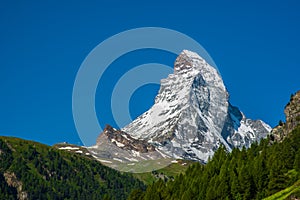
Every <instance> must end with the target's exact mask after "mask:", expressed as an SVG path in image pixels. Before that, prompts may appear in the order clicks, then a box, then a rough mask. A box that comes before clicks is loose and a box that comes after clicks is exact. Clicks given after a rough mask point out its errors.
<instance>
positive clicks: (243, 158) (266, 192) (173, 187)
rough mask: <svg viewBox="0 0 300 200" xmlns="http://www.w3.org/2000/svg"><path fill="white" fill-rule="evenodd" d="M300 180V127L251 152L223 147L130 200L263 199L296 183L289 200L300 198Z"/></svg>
mask: <svg viewBox="0 0 300 200" xmlns="http://www.w3.org/2000/svg"><path fill="white" fill-rule="evenodd" d="M299 180H300V127H298V128H296V129H295V130H294V131H292V132H291V133H290V134H289V136H288V137H287V138H285V139H284V140H283V141H282V142H277V141H274V138H273V137H272V136H270V137H268V138H267V139H264V140H262V141H261V142H260V143H259V144H258V143H254V144H252V146H251V148H249V149H245V148H243V149H241V150H240V149H233V151H232V152H228V151H227V150H226V149H225V147H224V146H223V147H220V148H219V149H218V150H217V152H216V153H215V154H214V156H213V158H212V159H211V160H209V161H208V163H207V164H206V165H201V164H199V163H196V164H193V165H191V166H190V167H189V168H188V169H187V171H186V172H185V174H180V175H178V176H177V177H175V179H174V180H169V181H167V182H165V181H163V180H162V179H160V180H158V181H156V182H154V183H152V184H151V185H149V186H148V187H147V189H146V191H142V190H140V189H136V190H134V191H133V192H132V193H131V195H130V197H129V199H131V200H133V199H145V200H157V199H183V200H186V199H199V200H203V199H207V200H210V199H237V200H240V199H263V198H266V197H268V196H271V195H273V194H275V193H277V192H280V191H281V190H283V189H285V188H287V187H289V186H292V185H293V184H295V183H296V187H295V188H296V189H295V190H294V191H291V192H290V194H289V197H300V181H299ZM271 199H272V198H271Z"/></svg>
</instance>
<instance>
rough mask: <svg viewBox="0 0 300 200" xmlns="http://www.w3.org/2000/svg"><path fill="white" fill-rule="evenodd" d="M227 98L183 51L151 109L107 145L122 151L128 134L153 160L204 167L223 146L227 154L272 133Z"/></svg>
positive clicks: (201, 63)
mask: <svg viewBox="0 0 300 200" xmlns="http://www.w3.org/2000/svg"><path fill="white" fill-rule="evenodd" d="M228 96H229V95H228V92H227V90H226V87H225V85H224V83H223V80H222V78H221V76H220V74H219V73H218V71H217V70H216V69H215V68H214V67H212V66H211V65H209V64H208V63H207V62H206V61H205V60H204V59H203V58H201V57H200V56H199V55H198V54H197V53H194V52H191V51H188V50H183V51H182V52H181V53H180V55H178V57H177V58H176V60H175V63H174V74H170V75H169V76H168V77H167V78H165V79H162V80H161V85H160V89H159V92H158V94H157V96H156V98H155V103H154V105H153V106H152V107H151V108H150V109H149V110H148V111H146V112H145V113H143V114H142V115H141V116H139V117H138V118H137V119H135V120H134V121H133V122H131V123H130V124H128V125H127V126H125V127H124V128H123V129H122V130H121V132H120V133H121V134H117V135H115V134H113V135H114V137H112V139H114V140H111V139H110V138H108V139H109V141H110V142H111V143H113V142H114V141H117V142H119V143H122V144H119V143H116V144H119V146H120V148H123V149H124V147H123V145H124V146H126V145H127V142H126V141H125V140H123V138H121V137H120V135H123V134H124V135H125V133H126V134H127V135H128V137H127V138H130V140H132V141H133V140H135V141H136V142H134V143H136V144H140V143H141V144H142V143H143V144H145V145H146V144H147V143H148V144H151V145H152V146H153V147H154V148H153V150H154V149H155V151H152V152H153V153H152V154H154V152H156V151H157V152H158V153H159V154H161V153H163V154H162V156H163V157H164V156H165V155H167V156H168V157H171V158H183V159H192V160H198V161H203V162H206V161H207V160H208V158H209V157H211V156H212V155H213V154H214V152H215V151H216V149H218V147H219V146H220V145H221V144H223V145H224V146H225V147H226V148H227V149H228V150H229V151H230V150H231V149H232V148H233V147H239V148H240V147H242V146H246V147H249V146H250V145H251V143H252V142H254V141H258V140H260V139H261V138H263V137H266V135H267V134H268V133H269V131H270V127H269V126H268V125H266V124H264V123H263V122H262V121H260V120H250V119H247V118H246V117H245V116H244V115H243V114H242V113H241V112H240V111H239V109H238V108H236V107H233V106H231V105H230V103H229V100H228ZM110 130H111V131H112V132H115V130H113V129H110ZM129 136H130V137H129ZM101 137H102V136H100V138H101ZM119 137H120V139H118V138H119ZM98 141H99V142H102V141H104V140H101V139H99V140H98ZM99 144H100V143H99ZM98 146H102V145H98ZM133 146H135V145H133ZM146 146H147V145H146ZM115 147H116V145H114V146H112V148H113V149H115ZM128 149H132V148H128ZM135 151H137V149H135ZM145 152H146V151H145ZM147 153H148V152H147ZM150 153H151V152H150ZM155 156H156V155H155ZM152 157H153V156H152ZM135 159H136V158H135Z"/></svg>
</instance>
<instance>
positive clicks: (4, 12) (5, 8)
mask: <svg viewBox="0 0 300 200" xmlns="http://www.w3.org/2000/svg"><path fill="white" fill-rule="evenodd" d="M161 2H164V3H161ZM299 10H300V3H299V1H297V0H287V1H276V0H273V1H258V0H257V1H249V2H247V3H246V2H242V1H169V2H167V1H147V2H145V1H15V0H10V1H1V3H0V60H1V63H0V92H1V93H0V95H1V96H0V135H8V136H15V137H21V138H25V139H30V140H35V141H39V142H42V143H46V144H50V145H52V144H54V143H57V142H61V141H68V142H70V143H75V144H78V143H79V142H80V139H79V137H78V135H77V132H76V129H75V126H74V122H73V117H72V88H73V83H74V80H75V77H76V73H77V71H78V69H79V67H80V65H81V63H82V61H83V60H84V58H85V57H86V56H87V54H88V53H89V52H90V51H91V50H92V49H93V48H94V47H95V46H96V45H98V44H99V43H100V42H101V41H103V40H105V39H107V38H108V37H110V36H112V35H114V34H117V33H119V32H121V31H124V30H128V29H132V28H137V27H147V26H155V27H165V28H170V29H174V30H177V31H180V32H182V33H185V34H187V35H189V36H190V37H192V38H194V39H195V40H197V41H198V42H199V43H200V44H202V45H203V47H204V48H205V49H206V50H207V51H208V53H209V54H210V56H211V57H212V58H213V59H214V61H215V63H216V64H217V66H218V68H219V71H220V72H221V75H222V77H223V80H224V82H225V84H226V86H227V89H228V91H229V92H230V95H231V97H230V99H231V102H232V104H234V105H237V106H238V107H239V108H240V109H241V110H242V111H243V112H244V113H245V114H246V115H247V116H248V117H249V118H253V119H257V118H260V119H263V120H264V121H266V122H267V123H269V124H270V125H271V126H275V125H276V124H277V123H278V121H279V120H280V119H282V120H283V119H284V115H283V108H284V106H285V104H286V103H287V102H288V100H289V98H290V95H291V93H294V92H296V91H297V90H299V89H300V76H299V75H300V59H299V58H300V55H299V52H300V37H299V36H300V12H299ZM174 59H175V56H174V55H172V54H169V53H166V52H162V51H158V50H149V51H137V52H132V53H129V54H128V55H125V56H123V57H122V58H120V59H118V60H117V61H116V62H115V63H114V64H113V65H112V66H111V67H110V68H109V70H108V71H107V76H106V79H107V80H103V83H102V84H103V85H104V86H103V88H102V90H101V93H100V92H97V96H96V97H97V98H96V99H97V102H96V109H97V111H99V113H101V114H99V115H100V116H99V119H100V118H101V121H100V123H101V124H112V125H115V122H114V120H113V118H112V115H111V111H110V109H109V107H110V99H109V95H110V94H111V90H112V88H113V84H114V83H115V81H116V80H117V79H118V76H120V73H121V72H124V71H126V70H128V69H130V67H133V66H135V65H136V64H143V63H148V62H159V63H164V64H168V65H172V64H173V62H174ZM120 66H123V68H122V69H121V68H120ZM120 69H121V70H120ZM109 81H111V82H109ZM157 90H158V87H157V86H155V85H148V86H145V87H143V88H141V89H139V90H138V91H137V92H136V93H135V94H134V95H133V97H132V101H131V105H130V110H131V114H132V116H133V117H134V116H136V115H138V114H140V113H142V112H143V111H145V109H147V108H148V107H149V106H150V105H151V104H152V103H153V98H154V96H155V94H156V92H157ZM143 95H144V97H145V96H146V97H147V98H146V99H148V100H143V101H141V98H142V97H143ZM100 111H101V112H100Z"/></svg>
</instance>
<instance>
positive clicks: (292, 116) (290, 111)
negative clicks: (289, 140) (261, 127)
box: [272, 91, 300, 141]
mask: <svg viewBox="0 0 300 200" xmlns="http://www.w3.org/2000/svg"><path fill="white" fill-rule="evenodd" d="M284 114H285V120H286V122H285V123H283V122H281V123H280V124H279V125H278V126H276V127H275V128H274V129H273V130H272V134H273V136H274V138H275V140H277V141H281V140H283V139H284V138H285V137H286V136H287V135H288V133H290V132H291V131H292V130H293V129H295V128H296V126H298V125H299V124H300V91H298V92H296V94H294V95H291V98H290V102H289V103H288V104H287V105H286V106H285V108H284Z"/></svg>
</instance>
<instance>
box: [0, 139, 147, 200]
mask: <svg viewBox="0 0 300 200" xmlns="http://www.w3.org/2000/svg"><path fill="white" fill-rule="evenodd" d="M4 173H10V174H14V175H15V176H16V178H17V180H18V181H20V182H21V183H22V191H25V192H26V193H27V195H28V199H83V200H84V199H88V200H92V199H126V198H127V197H128V195H129V194H130V192H131V191H132V190H133V189H139V190H143V189H145V188H144V187H145V186H144V185H143V183H142V182H140V181H138V180H136V179H135V178H133V177H132V175H131V174H127V173H120V172H117V171H115V170H113V169H111V168H108V167H106V166H103V165H101V164H100V163H99V162H98V161H96V160H94V159H92V158H87V157H84V156H82V155H78V154H75V153H71V152H65V151H61V150H57V149H55V148H52V147H48V146H46V145H41V144H38V143H34V142H30V141H25V140H20V139H15V138H4V137H3V138H0V199H17V190H16V188H15V187H11V186H8V184H7V181H6V180H5V177H4Z"/></svg>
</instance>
